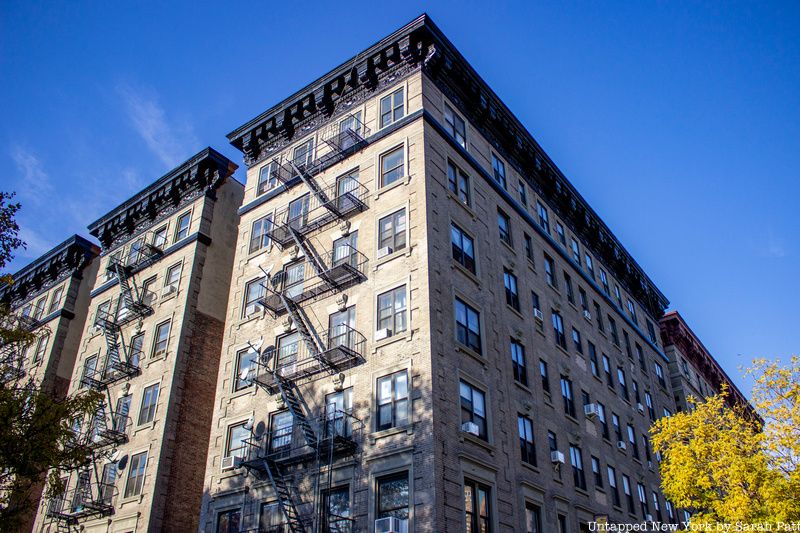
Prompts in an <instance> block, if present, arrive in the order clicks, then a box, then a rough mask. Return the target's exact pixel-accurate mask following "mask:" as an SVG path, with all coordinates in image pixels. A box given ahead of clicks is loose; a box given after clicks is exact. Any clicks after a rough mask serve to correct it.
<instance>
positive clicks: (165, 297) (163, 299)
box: [158, 288, 181, 306]
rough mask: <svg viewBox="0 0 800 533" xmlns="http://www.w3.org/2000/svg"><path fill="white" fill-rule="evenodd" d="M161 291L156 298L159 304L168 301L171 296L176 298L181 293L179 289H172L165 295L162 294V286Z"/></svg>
mask: <svg viewBox="0 0 800 533" xmlns="http://www.w3.org/2000/svg"><path fill="white" fill-rule="evenodd" d="M161 291H162V292H161V294H159V298H158V305H159V306H160V305H161V304H163V303H164V302H168V301H170V300H172V299H173V298H177V297H178V295H179V294H180V293H181V290H180V289H177V290H174V291H172V292H170V293H169V294H167V295H164V293H163V291H164V289H163V288H162V289H161Z"/></svg>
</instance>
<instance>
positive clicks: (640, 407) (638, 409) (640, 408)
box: [636, 403, 644, 413]
mask: <svg viewBox="0 0 800 533" xmlns="http://www.w3.org/2000/svg"><path fill="white" fill-rule="evenodd" d="M636 410H637V411H639V412H640V413H644V405H642V404H641V403H637V404H636Z"/></svg>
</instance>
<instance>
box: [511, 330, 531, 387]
mask: <svg viewBox="0 0 800 533" xmlns="http://www.w3.org/2000/svg"><path fill="white" fill-rule="evenodd" d="M511 366H512V367H513V371H514V380H515V381H517V382H519V383H521V384H523V385H527V384H528V369H527V367H526V366H525V347H524V346H523V345H521V344H520V343H518V342H517V341H513V340H512V341H511Z"/></svg>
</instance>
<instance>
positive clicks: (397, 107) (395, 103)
mask: <svg viewBox="0 0 800 533" xmlns="http://www.w3.org/2000/svg"><path fill="white" fill-rule="evenodd" d="M404 114H405V99H404V98H403V88H402V87H401V88H400V89H397V90H396V91H395V92H393V93H392V94H390V95H388V96H384V97H383V98H381V119H380V122H381V126H380V127H381V128H385V127H386V126H388V125H389V124H393V123H394V122H397V121H398V120H400V119H401V118H403V115H404Z"/></svg>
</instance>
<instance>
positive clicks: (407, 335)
mask: <svg viewBox="0 0 800 533" xmlns="http://www.w3.org/2000/svg"><path fill="white" fill-rule="evenodd" d="M410 340H411V332H410V331H409V330H405V331H403V332H401V333H398V334H397V335H392V336H391V337H386V338H385V339H381V340H379V341H376V340H374V337H373V341H372V342H373V344H372V353H373V354H374V353H377V352H378V348H383V347H384V346H388V345H389V344H394V343H395V342H400V341H410Z"/></svg>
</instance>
